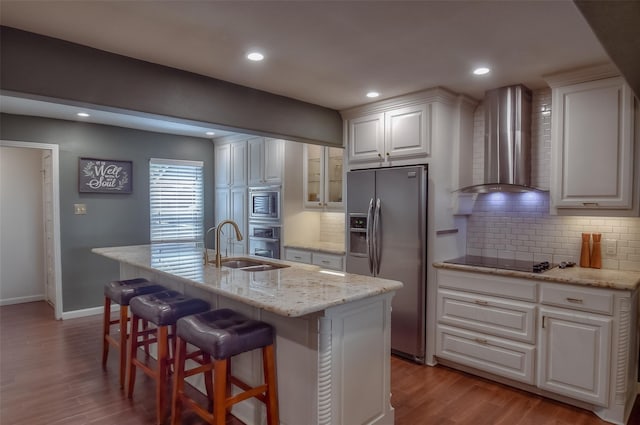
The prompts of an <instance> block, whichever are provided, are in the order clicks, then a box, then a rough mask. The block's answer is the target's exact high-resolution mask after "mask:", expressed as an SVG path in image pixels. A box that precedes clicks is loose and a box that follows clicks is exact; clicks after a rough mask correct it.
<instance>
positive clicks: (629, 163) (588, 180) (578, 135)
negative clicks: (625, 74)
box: [551, 77, 638, 215]
mask: <svg viewBox="0 0 640 425" xmlns="http://www.w3.org/2000/svg"><path fill="white" fill-rule="evenodd" d="M560 81H562V80H560ZM555 84H562V83H561V82H559V83H555ZM552 87H553V90H552V105H553V112H552V113H553V116H552V121H551V122H552V137H553V142H552V163H553V166H552V167H551V171H552V172H551V202H552V205H551V206H552V211H555V212H558V213H562V212H563V211H562V210H563V209H574V210H575V209H578V210H613V212H612V215H616V214H617V213H616V212H615V210H631V209H633V208H634V203H637V199H634V196H636V197H637V196H638V191H637V188H635V192H634V156H635V154H636V152H635V149H636V146H635V144H636V142H635V140H634V139H635V138H634V129H633V127H634V98H633V93H632V91H631V89H630V88H629V87H628V86H627V85H626V83H625V82H624V80H623V79H622V77H613V78H602V79H598V80H595V81H587V82H581V83H573V84H567V85H555V86H552Z"/></svg>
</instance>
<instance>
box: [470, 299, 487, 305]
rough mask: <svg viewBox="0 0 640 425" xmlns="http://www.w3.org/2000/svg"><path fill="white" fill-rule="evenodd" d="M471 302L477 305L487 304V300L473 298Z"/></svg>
mask: <svg viewBox="0 0 640 425" xmlns="http://www.w3.org/2000/svg"><path fill="white" fill-rule="evenodd" d="M473 302H474V303H476V304H478V305H489V301H482V300H473Z"/></svg>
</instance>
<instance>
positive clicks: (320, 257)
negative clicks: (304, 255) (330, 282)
mask: <svg viewBox="0 0 640 425" xmlns="http://www.w3.org/2000/svg"><path fill="white" fill-rule="evenodd" d="M312 259H313V261H312V262H313V264H315V265H316V266H320V267H325V268H327V269H332V270H340V271H341V270H342V262H343V260H342V257H341V256H338V255H331V254H318V253H315V252H314V253H313V256H312Z"/></svg>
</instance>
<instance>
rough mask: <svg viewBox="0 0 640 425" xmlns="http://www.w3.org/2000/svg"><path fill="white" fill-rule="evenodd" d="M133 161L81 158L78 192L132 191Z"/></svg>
mask: <svg viewBox="0 0 640 425" xmlns="http://www.w3.org/2000/svg"><path fill="white" fill-rule="evenodd" d="M132 170H133V163H132V162H131V161H115V160H112V159H96V158H80V162H79V163H78V192H81V193H82V192H85V193H131V190H132V188H133V180H132V179H133V175H132Z"/></svg>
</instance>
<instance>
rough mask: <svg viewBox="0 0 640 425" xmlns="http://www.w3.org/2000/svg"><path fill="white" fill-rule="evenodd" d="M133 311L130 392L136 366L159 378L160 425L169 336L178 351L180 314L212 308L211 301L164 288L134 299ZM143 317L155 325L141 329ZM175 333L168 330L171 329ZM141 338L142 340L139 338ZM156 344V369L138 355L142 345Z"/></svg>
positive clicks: (158, 404) (158, 406)
mask: <svg viewBox="0 0 640 425" xmlns="http://www.w3.org/2000/svg"><path fill="white" fill-rule="evenodd" d="M130 308H131V314H132V318H131V320H132V322H131V323H132V331H131V344H130V346H129V374H128V375H129V376H128V379H129V381H128V382H129V385H128V391H127V395H128V397H129V398H132V397H133V388H134V386H135V382H136V368H137V367H139V368H140V369H142V371H144V373H146V374H147V375H149V376H150V377H152V378H153V379H154V380H155V381H156V418H157V423H158V424H161V423H162V422H163V419H164V414H165V393H166V391H167V379H168V374H169V365H170V364H171V360H172V359H171V356H170V352H169V351H170V348H169V339H173V344H172V348H173V349H174V352H175V325H176V321H177V320H178V319H180V318H181V317H184V316H188V315H190V314H196V313H201V312H204V311H207V310H208V309H209V303H207V302H206V301H204V300H201V299H198V298H191V297H187V296H185V295H182V294H181V293H179V292H176V291H171V290H167V291H163V292H156V293H154V294H149V295H142V296H139V297H135V298H134V299H132V300H131V304H130ZM140 320H147V321H149V322H151V323H153V324H154V325H156V327H155V328H151V329H145V330H143V331H139V329H138V328H139V322H140ZM170 327H171V328H172V332H171V333H170V332H169V328H170ZM139 337H142V339H139ZM153 343H157V349H158V354H157V361H156V367H155V369H154V368H152V367H150V366H148V365H147V364H145V362H144V361H141V360H139V359H138V358H137V351H138V348H139V347H142V346H144V347H147V346H148V345H149V344H153Z"/></svg>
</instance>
